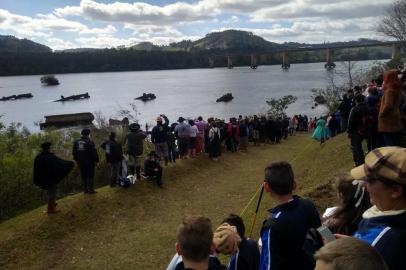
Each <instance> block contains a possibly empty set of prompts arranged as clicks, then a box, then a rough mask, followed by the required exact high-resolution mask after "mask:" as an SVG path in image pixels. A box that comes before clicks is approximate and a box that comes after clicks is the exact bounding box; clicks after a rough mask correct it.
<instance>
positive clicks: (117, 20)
mask: <svg viewBox="0 0 406 270" xmlns="http://www.w3.org/2000/svg"><path fill="white" fill-rule="evenodd" d="M393 2H394V0H182V1H178V0H162V1H159V0H141V1H129V0H114V1H113V0H0V34H2V35H14V36H16V37H19V38H27V39H31V40H33V41H35V42H39V43H41V44H44V45H47V46H49V47H51V48H52V49H54V50H61V49H69V48H106V47H108V48H110V47H117V46H123V45H124V46H131V45H134V44H137V43H139V42H144V41H150V42H153V43H155V44H158V45H166V44H169V43H170V42H178V41H181V40H185V39H191V40H196V39H199V38H202V37H204V36H205V35H206V34H208V33H210V32H214V31H223V30H227V29H238V30H245V31H250V32H252V33H254V34H256V35H259V36H261V37H263V38H265V39H266V40H268V41H271V42H278V43H283V42H300V43H322V42H334V41H349V40H357V39H359V38H376V39H380V40H383V39H385V37H384V36H380V35H379V34H377V33H376V26H377V24H378V22H379V20H380V18H382V16H384V15H385V14H386V10H387V9H388V8H389V7H390V6H391V5H392V4H393Z"/></svg>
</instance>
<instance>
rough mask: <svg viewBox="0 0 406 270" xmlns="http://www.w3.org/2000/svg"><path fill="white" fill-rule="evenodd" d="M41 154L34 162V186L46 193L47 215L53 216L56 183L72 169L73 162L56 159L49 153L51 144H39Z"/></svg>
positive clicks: (55, 211) (54, 211)
mask: <svg viewBox="0 0 406 270" xmlns="http://www.w3.org/2000/svg"><path fill="white" fill-rule="evenodd" d="M41 148H42V152H41V153H40V154H39V155H37V156H36V157H35V160H34V173H33V175H34V184H35V185H36V186H38V187H40V188H41V189H43V190H46V191H47V195H48V209H47V214H55V213H57V212H59V211H57V210H56V205H57V203H56V201H55V200H56V190H57V185H58V183H59V182H60V181H61V180H62V179H63V178H65V177H66V176H67V175H68V174H69V172H70V171H71V170H72V169H73V166H74V163H73V161H67V160H63V159H60V158H58V157H57V156H55V155H54V154H53V153H51V151H50V149H51V143H50V142H44V143H43V144H41Z"/></svg>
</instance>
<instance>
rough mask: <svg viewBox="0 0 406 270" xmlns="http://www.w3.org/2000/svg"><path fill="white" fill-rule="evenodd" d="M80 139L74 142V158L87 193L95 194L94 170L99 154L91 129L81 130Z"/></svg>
mask: <svg viewBox="0 0 406 270" xmlns="http://www.w3.org/2000/svg"><path fill="white" fill-rule="evenodd" d="M81 135H82V136H81V137H80V139H78V140H76V141H75V142H74V143H73V159H74V160H75V161H76V163H77V164H78V166H79V169H80V175H81V177H82V182H83V188H84V193H85V194H95V193H96V191H95V190H94V170H95V167H96V163H98V162H99V155H98V153H97V150H96V147H95V145H94V143H93V141H92V140H91V139H90V129H88V128H85V129H83V130H82V132H81Z"/></svg>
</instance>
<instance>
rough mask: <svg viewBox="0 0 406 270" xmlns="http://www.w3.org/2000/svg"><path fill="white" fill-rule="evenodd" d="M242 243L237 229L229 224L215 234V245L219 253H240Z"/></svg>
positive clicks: (222, 225)
mask: <svg viewBox="0 0 406 270" xmlns="http://www.w3.org/2000/svg"><path fill="white" fill-rule="evenodd" d="M240 242H241V238H240V236H239V235H238V232H237V228H236V227H235V226H231V225H230V224H228V223H223V224H221V225H220V226H219V227H218V228H217V229H216V231H215V232H214V236H213V243H214V245H215V246H216V250H217V251H218V252H219V253H222V254H231V253H234V252H236V251H238V245H239V244H240Z"/></svg>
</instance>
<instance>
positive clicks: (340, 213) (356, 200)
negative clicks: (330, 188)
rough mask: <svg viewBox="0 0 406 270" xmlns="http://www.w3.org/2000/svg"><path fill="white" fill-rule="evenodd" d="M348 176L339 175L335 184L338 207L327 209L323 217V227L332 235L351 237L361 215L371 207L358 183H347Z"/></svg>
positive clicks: (361, 185) (367, 197)
mask: <svg viewBox="0 0 406 270" xmlns="http://www.w3.org/2000/svg"><path fill="white" fill-rule="evenodd" d="M348 178H349V176H347V175H341V176H340V177H339V178H338V179H337V182H336V189H337V193H338V197H339V200H340V202H339V205H338V206H336V207H333V208H328V209H327V210H326V212H325V213H324V215H323V218H324V222H323V223H324V225H326V226H327V227H328V228H329V229H330V230H331V231H332V232H333V233H339V234H345V235H353V233H354V232H355V231H356V230H357V226H358V223H359V222H360V221H361V219H362V214H363V213H364V212H365V211H366V210H367V209H368V208H370V207H371V203H370V202H369V196H368V193H367V192H366V190H365V188H364V187H363V185H364V184H363V183H361V182H360V181H356V180H355V181H348Z"/></svg>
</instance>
